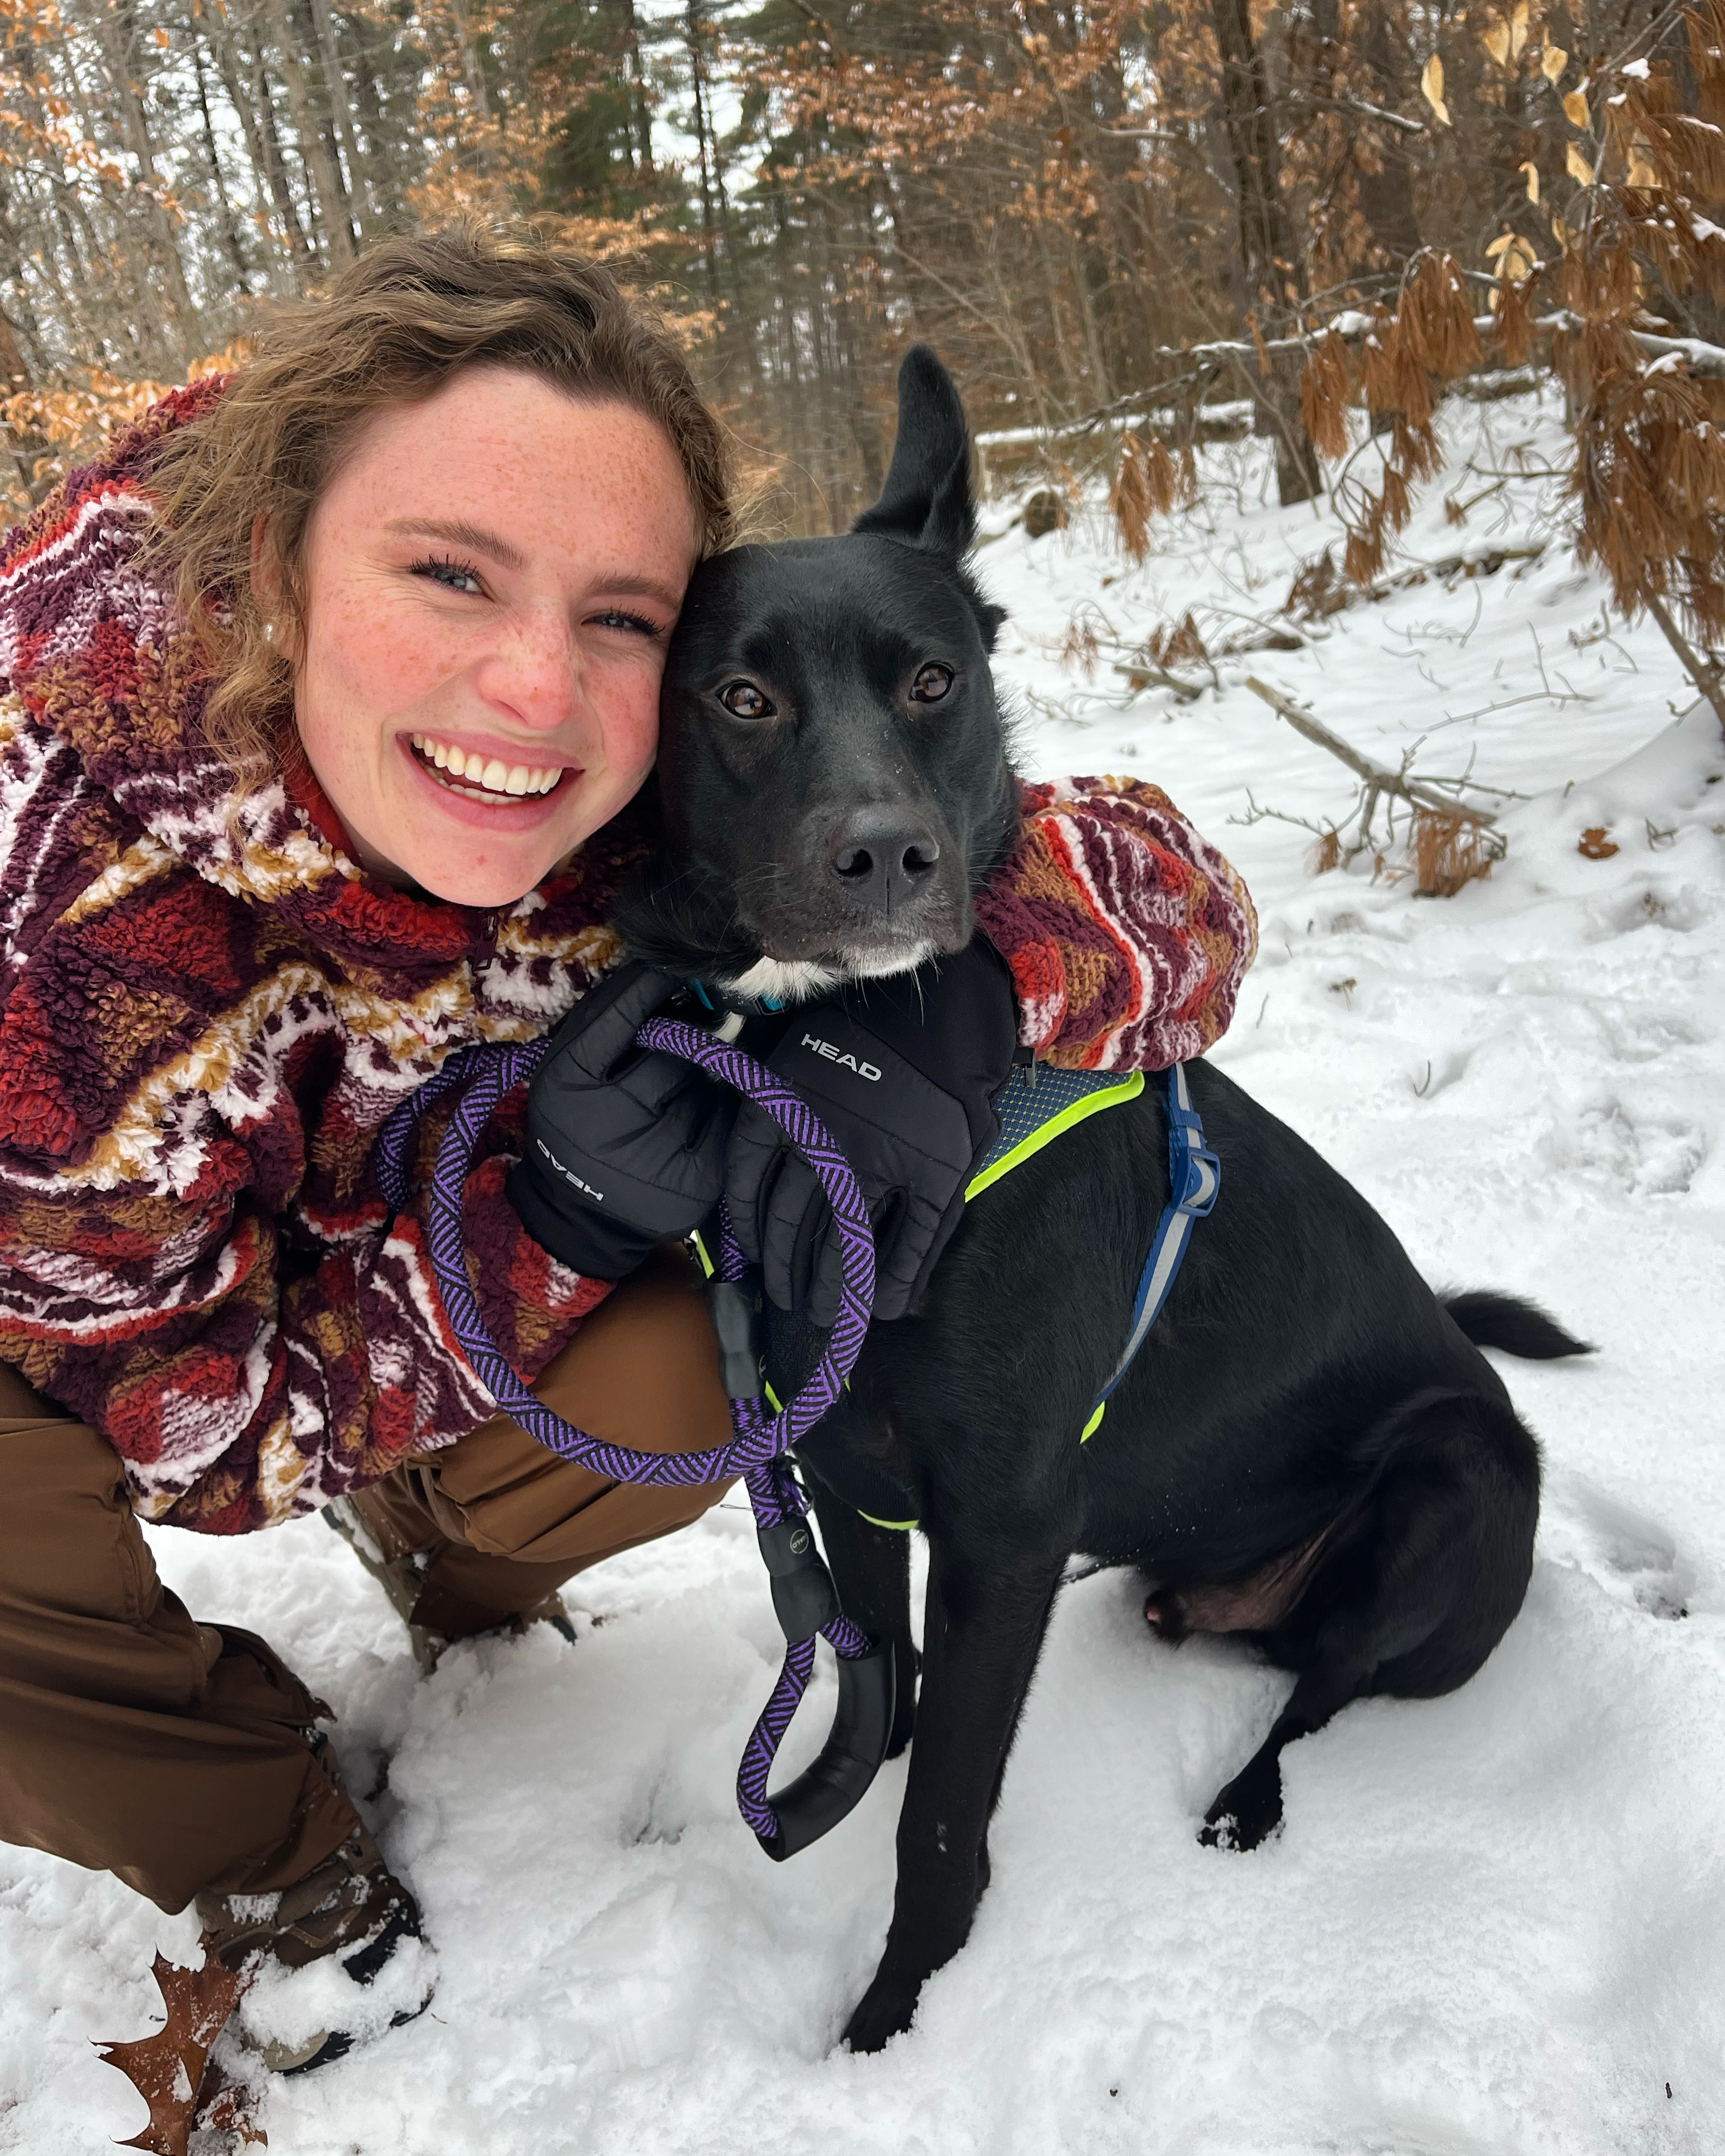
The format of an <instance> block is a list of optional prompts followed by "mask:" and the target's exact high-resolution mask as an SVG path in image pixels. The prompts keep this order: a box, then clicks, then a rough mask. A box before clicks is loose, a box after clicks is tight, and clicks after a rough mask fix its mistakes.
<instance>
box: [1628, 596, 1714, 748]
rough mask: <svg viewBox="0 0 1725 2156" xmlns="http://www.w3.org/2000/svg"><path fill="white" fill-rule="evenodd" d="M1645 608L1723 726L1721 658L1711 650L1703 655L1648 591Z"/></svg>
mask: <svg viewBox="0 0 1725 2156" xmlns="http://www.w3.org/2000/svg"><path fill="white" fill-rule="evenodd" d="M1647 611H1648V613H1651V615H1652V617H1653V619H1655V621H1656V622H1657V623H1658V624H1659V626H1660V629H1661V632H1662V633H1663V634H1664V637H1665V640H1666V643H1667V644H1670V646H1671V649H1672V650H1673V651H1675V652H1676V654H1677V656H1678V658H1679V659H1680V660H1681V661H1682V664H1683V671H1684V672H1685V673H1686V675H1688V676H1689V678H1690V680H1692V682H1693V683H1694V684H1695V685H1696V687H1697V689H1699V690H1700V691H1701V693H1702V696H1705V697H1706V698H1707V701H1708V702H1709V703H1710V704H1711V705H1712V707H1713V716H1714V717H1715V718H1716V719H1717V721H1719V724H1720V725H1721V726H1725V661H1721V660H1717V659H1715V658H1714V657H1713V655H1712V653H1711V652H1708V653H1707V654H1706V655H1705V657H1703V656H1702V654H1701V653H1700V652H1698V651H1697V649H1695V646H1694V645H1693V644H1692V643H1691V642H1690V641H1689V639H1688V638H1687V637H1686V636H1685V635H1684V634H1683V632H1682V630H1681V629H1679V628H1678V626H1677V624H1676V622H1675V621H1674V620H1673V619H1672V618H1671V613H1670V612H1669V611H1668V610H1667V608H1666V606H1665V605H1664V603H1662V602H1661V600H1659V599H1657V598H1655V597H1654V596H1653V594H1652V593H1651V592H1650V593H1648V594H1647Z"/></svg>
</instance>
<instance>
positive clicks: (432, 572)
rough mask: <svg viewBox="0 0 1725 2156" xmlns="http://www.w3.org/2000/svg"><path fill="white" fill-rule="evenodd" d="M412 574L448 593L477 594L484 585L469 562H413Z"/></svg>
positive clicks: (481, 590)
mask: <svg viewBox="0 0 1725 2156" xmlns="http://www.w3.org/2000/svg"><path fill="white" fill-rule="evenodd" d="M412 573H413V575H414V576H416V577H429V578H430V579H431V581H432V583H434V584H441V585H442V586H443V588H444V590H445V591H449V592H468V593H475V594H477V593H481V592H483V591H484V589H485V587H484V585H483V584H481V583H480V573H479V571H478V570H477V569H475V567H474V566H473V564H472V563H471V562H446V561H439V560H436V559H429V560H427V561H424V562H414V564H413V571H412Z"/></svg>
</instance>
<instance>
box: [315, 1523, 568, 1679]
mask: <svg viewBox="0 0 1725 2156" xmlns="http://www.w3.org/2000/svg"><path fill="white" fill-rule="evenodd" d="M323 1518H324V1525H325V1526H326V1527H330V1528H331V1529H332V1530H333V1531H334V1532H336V1534H338V1535H340V1537H341V1539H342V1541H343V1542H344V1543H347V1547H348V1548H349V1549H351V1550H352V1552H353V1554H354V1555H355V1556H356V1557H357V1558H358V1559H359V1561H360V1563H362V1565H363V1566H364V1567H365V1568H366V1570H367V1572H368V1573H370V1574H371V1575H372V1578H373V1579H375V1580H376V1581H377V1584H378V1585H379V1586H380V1587H381V1588H382V1590H383V1592H384V1593H385V1594H387V1595H388V1597H389V1604H390V1607H391V1608H392V1609H393V1610H394V1611H395V1614H397V1616H398V1617H399V1618H400V1619H401V1621H402V1622H403V1625H406V1626H407V1628H408V1639H409V1640H411V1641H412V1642H413V1660H414V1661H416V1662H417V1663H418V1665H419V1673H420V1675H421V1676H428V1677H429V1676H430V1675H431V1673H432V1671H434V1669H435V1668H436V1667H437V1665H438V1660H439V1656H440V1655H442V1654H443V1652H444V1649H445V1648H448V1647H451V1646H453V1645H454V1644H455V1642H456V1640H483V1639H491V1638H503V1637H506V1636H513V1637H516V1638H519V1637H520V1635H521V1634H522V1633H523V1632H525V1631H526V1630H528V1629H529V1627H530V1626H531V1625H550V1626H551V1627H552V1630H553V1631H555V1632H557V1633H558V1634H559V1635H561V1636H562V1638H563V1639H565V1640H567V1641H568V1642H569V1644H570V1645H574V1643H575V1627H574V1625H572V1623H571V1622H570V1619H569V1613H568V1610H567V1609H566V1608H565V1607H564V1604H563V1598H562V1595H560V1594H556V1593H552V1594H547V1595H546V1596H545V1597H544V1598H543V1599H542V1600H541V1601H539V1602H536V1603H535V1604H534V1605H533V1607H532V1608H531V1609H523V1610H520V1611H516V1612H511V1614H509V1615H508V1616H506V1617H501V1618H499V1619H498V1620H497V1621H496V1622H495V1624H491V1625H483V1626H481V1627H480V1629H478V1630H461V1631H459V1632H450V1631H446V1630H444V1629H443V1628H442V1627H441V1626H439V1625H426V1624H422V1623H420V1622H419V1621H418V1620H419V1616H420V1614H421V1613H420V1602H421V1599H422V1597H423V1595H424V1586H425V1573H426V1568H427V1566H428V1565H429V1562H430V1559H429V1554H428V1553H426V1552H424V1551H423V1550H405V1551H403V1552H401V1553H399V1554H398V1555H397V1556H394V1557H386V1556H385V1555H384V1553H383V1551H382V1547H381V1545H380V1544H379V1543H378V1541H377V1537H376V1536H375V1535H374V1534H373V1533H372V1531H371V1529H370V1527H368V1526H367V1523H366V1522H365V1520H364V1519H363V1518H362V1517H361V1514H360V1511H359V1507H357V1505H356V1504H355V1503H354V1502H353V1500H352V1498H351V1497H336V1498H334V1499H332V1500H331V1502H330V1503H329V1504H327V1505H326V1506H325V1507H324V1508H323Z"/></svg>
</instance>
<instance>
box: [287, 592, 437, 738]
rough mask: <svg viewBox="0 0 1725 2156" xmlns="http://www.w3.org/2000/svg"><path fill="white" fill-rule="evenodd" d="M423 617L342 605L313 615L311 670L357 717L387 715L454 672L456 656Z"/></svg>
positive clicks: (314, 677)
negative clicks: (405, 617)
mask: <svg viewBox="0 0 1725 2156" xmlns="http://www.w3.org/2000/svg"><path fill="white" fill-rule="evenodd" d="M308 662H309V664H308V671H309V672H310V673H311V675H312V678H313V679H314V680H316V681H318V682H319V683H320V684H321V686H322V687H323V689H324V690H326V692H327V693H331V694H334V695H336V696H340V697H341V699H342V700H343V701H344V702H346V703H347V705H348V706H349V707H350V708H351V709H353V710H354V712H355V716H357V715H358V713H359V712H365V713H367V714H368V715H369V716H372V717H373V718H376V719H379V720H382V719H388V718H390V717H393V716H394V715H395V714H396V713H397V712H398V711H403V710H405V709H406V708H408V706H410V705H412V704H413V703H415V702H417V701H418V699H419V698H420V697H421V696H424V695H425V694H426V693H427V691H428V690H430V689H432V688H434V687H435V686H436V685H438V683H439V682H440V681H442V680H446V679H447V678H448V676H449V674H450V673H451V672H452V671H454V670H455V669H456V667H457V665H458V660H457V659H456V656H455V654H453V653H452V652H450V651H449V650H447V649H444V639H442V638H440V637H439V635H438V634H437V632H436V629H435V628H434V626H431V625H429V624H427V623H426V622H425V620H424V618H423V616H422V617H420V618H418V619H413V620H397V619H392V618H391V615H390V613H389V610H388V608H377V607H340V608H330V609H327V610H326V612H325V613H323V614H322V616H321V619H320V618H318V617H316V616H314V619H313V624H312V646H311V651H310V653H309V654H308Z"/></svg>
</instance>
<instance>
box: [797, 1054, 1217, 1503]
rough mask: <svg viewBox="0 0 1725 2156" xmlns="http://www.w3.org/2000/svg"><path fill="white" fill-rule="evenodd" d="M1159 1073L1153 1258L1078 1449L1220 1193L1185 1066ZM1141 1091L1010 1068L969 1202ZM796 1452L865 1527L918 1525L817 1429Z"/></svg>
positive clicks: (1135, 1084)
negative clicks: (1162, 1128)
mask: <svg viewBox="0 0 1725 2156" xmlns="http://www.w3.org/2000/svg"><path fill="white" fill-rule="evenodd" d="M1157 1075H1158V1080H1159V1081H1160V1083H1161V1086H1162V1089H1163V1113H1164V1115H1165V1116H1166V1117H1167V1119H1168V1184H1169V1192H1168V1204H1166V1205H1165V1206H1163V1209H1162V1217H1161V1219H1159V1220H1158V1222H1157V1224H1156V1232H1155V1234H1154V1235H1153V1236H1152V1237H1151V1239H1150V1250H1149V1254H1148V1255H1147V1257H1146V1258H1145V1260H1144V1265H1143V1270H1142V1271H1141V1272H1140V1274H1139V1276H1138V1285H1137V1293H1136V1294H1135V1295H1134V1296H1133V1298H1132V1318H1131V1322H1129V1323H1128V1325H1127V1334H1126V1344H1125V1345H1124V1347H1122V1349H1121V1352H1120V1355H1119V1358H1118V1360H1117V1362H1116V1363H1115V1365H1114V1368H1112V1370H1111V1371H1110V1373H1109V1374H1108V1377H1107V1378H1106V1382H1105V1383H1103V1385H1102V1387H1101V1390H1100V1391H1099V1392H1098V1393H1097V1394H1096V1398H1095V1399H1094V1400H1093V1401H1092V1402H1091V1409H1090V1413H1089V1414H1088V1415H1087V1416H1086V1419H1085V1424H1084V1427H1083V1429H1082V1430H1080V1432H1079V1433H1078V1441H1079V1443H1080V1444H1081V1445H1083V1444H1087V1443H1088V1442H1089V1440H1091V1438H1092V1437H1094V1436H1095V1435H1096V1431H1097V1430H1098V1428H1099V1427H1100V1426H1101V1420H1102V1417H1103V1416H1104V1415H1105V1414H1106V1413H1107V1411H1108V1402H1109V1399H1111V1396H1112V1395H1113V1394H1114V1393H1115V1392H1116V1390H1117V1389H1118V1387H1119V1385H1120V1383H1121V1382H1122V1379H1123V1378H1125V1376H1126V1373H1127V1371H1128V1370H1129V1369H1131V1368H1132V1363H1133V1362H1134V1360H1135V1359H1136V1358H1137V1353H1138V1350H1139V1349H1140V1348H1141V1347H1142V1346H1143V1344H1144V1342H1145V1341H1146V1340H1147V1338H1148V1337H1149V1335H1150V1328H1151V1327H1152V1326H1153V1325H1154V1324H1155V1322H1156V1321H1157V1319H1158V1317H1159V1316H1160V1315H1161V1313H1162V1310H1163V1305H1164V1304H1165V1303H1166V1302H1167V1301H1168V1296H1169V1295H1170V1293H1171V1292H1172V1291H1173V1285H1174V1281H1176V1279H1177V1278H1178V1276H1179V1270H1180V1266H1181V1265H1182V1263H1183V1260H1184V1258H1185V1255H1186V1251H1187V1249H1188V1246H1189V1243H1190V1240H1191V1235H1192V1223H1193V1222H1194V1220H1201V1219H1203V1218H1204V1215H1205V1214H1207V1213H1209V1211H1210V1209H1212V1207H1213V1206H1214V1204H1215V1202H1216V1199H1217V1197H1218V1195H1219V1193H1220V1190H1221V1188H1222V1163H1220V1161H1219V1160H1218V1159H1217V1158H1216V1156H1215V1154H1214V1153H1213V1152H1210V1151H1209V1148H1208V1147H1206V1146H1205V1144H1204V1123H1203V1122H1202V1120H1201V1118H1200V1117H1199V1113H1198V1111H1197V1109H1196V1108H1194V1106H1193V1105H1192V1092H1191V1087H1190V1086H1189V1083H1188V1081H1187V1077H1186V1066H1185V1065H1184V1064H1183V1063H1176V1064H1174V1065H1172V1067H1171V1068H1170V1069H1168V1070H1163V1071H1160V1072H1158V1074H1157ZM1143 1090H1144V1074H1143V1072H1142V1070H1133V1071H1131V1072H1129V1073H1128V1074H1127V1075H1126V1076H1124V1077H1122V1076H1121V1075H1119V1074H1118V1073H1117V1072H1116V1071H1102V1070H1055V1069H1054V1068H1052V1067H1051V1066H1050V1065H1047V1064H1035V1063H1015V1064H1014V1065H1013V1067H1012V1071H1011V1073H1010V1075H1009V1077H1008V1079H1007V1081H1006V1083H1005V1084H1004V1086H1002V1087H1001V1089H1000V1091H999V1092H998V1093H997V1094H996V1095H995V1096H994V1109H995V1113H996V1114H997V1115H998V1116H999V1118H1000V1130H999V1136H998V1137H996V1138H995V1140H994V1142H993V1145H992V1146H991V1147H989V1148H988V1152H986V1153H985V1154H984V1155H983V1158H982V1161H981V1162H980V1163H979V1164H978V1168H977V1170H976V1173H975V1174H974V1175H973V1176H972V1178H971V1179H970V1181H969V1183H968V1184H967V1185H966V1186H965V1191H964V1199H965V1203H966V1204H970V1203H972V1201H973V1200H974V1199H977V1198H978V1197H980V1196H981V1195H982V1193H983V1192H984V1191H987V1190H992V1189H993V1187H994V1185H995V1184H996V1183H999V1182H1000V1181H1001V1179H1002V1178H1004V1177H1005V1176H1007V1175H1009V1174H1010V1173H1012V1171H1013V1169H1014V1168H1022V1167H1023V1165H1024V1163H1025V1162H1026V1161H1027V1160H1029V1158H1031V1157H1032V1155H1033V1154H1035V1153H1039V1152H1041V1150H1042V1148H1043V1147H1045V1146H1048V1145H1052V1144H1053V1143H1054V1142H1055V1139H1056V1138H1059V1137H1064V1136H1065V1133H1066V1132H1068V1131H1070V1130H1071V1129H1073V1128H1074V1127H1076V1125H1077V1124H1079V1123H1081V1122H1084V1121H1085V1120H1086V1118H1087V1117H1088V1116H1094V1115H1097V1114H1100V1113H1101V1111H1102V1110H1103V1109H1105V1108H1120V1107H1124V1106H1126V1104H1127V1101H1135V1100H1137V1097H1138V1096H1139V1095H1140V1094H1141V1093H1142V1091H1143ZM768 1397H769V1398H771V1397H772V1395H771V1394H770V1393H769V1394H768ZM799 1451H801V1452H803V1453H809V1454H812V1455H814V1456H815V1457H816V1459H817V1462H818V1465H819V1470H820V1473H821V1476H822V1479H823V1480H824V1481H827V1482H829V1484H830V1485H831V1486H833V1488H834V1490H835V1491H837V1493H838V1494H839V1496H842V1497H843V1498H844V1499H845V1502H846V1503H847V1504H849V1505H850V1507H851V1509H852V1511H853V1512H858V1513H860V1515H861V1517H863V1518H864V1519H865V1520H867V1521H868V1522H870V1525H871V1526H874V1527H890V1528H894V1529H900V1530H908V1529H910V1528H912V1527H916V1525H917V1524H918V1522H916V1520H915V1519H913V1518H906V1517H903V1516H904V1515H905V1514H906V1513H907V1512H909V1511H910V1509H911V1496H910V1492H909V1491H906V1490H905V1489H904V1488H903V1487H902V1486H901V1485H900V1484H898V1483H897V1482H896V1481H894V1480H893V1479H892V1477H891V1476H890V1475H889V1474H888V1473H887V1471H886V1469H885V1468H884V1467H882V1466H880V1465H879V1463H877V1462H875V1461H873V1460H859V1459H857V1458H856V1457H855V1456H854V1455H845V1457H844V1458H843V1459H842V1460H841V1459H840V1458H839V1457H838V1456H837V1455H836V1454H835V1453H834V1450H833V1449H832V1448H830V1447H824V1446H823V1445H822V1444H821V1440H820V1433H819V1430H815V1431H811V1433H810V1434H809V1437H808V1438H807V1439H805V1440H803V1445H801V1446H800V1447H799Z"/></svg>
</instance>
